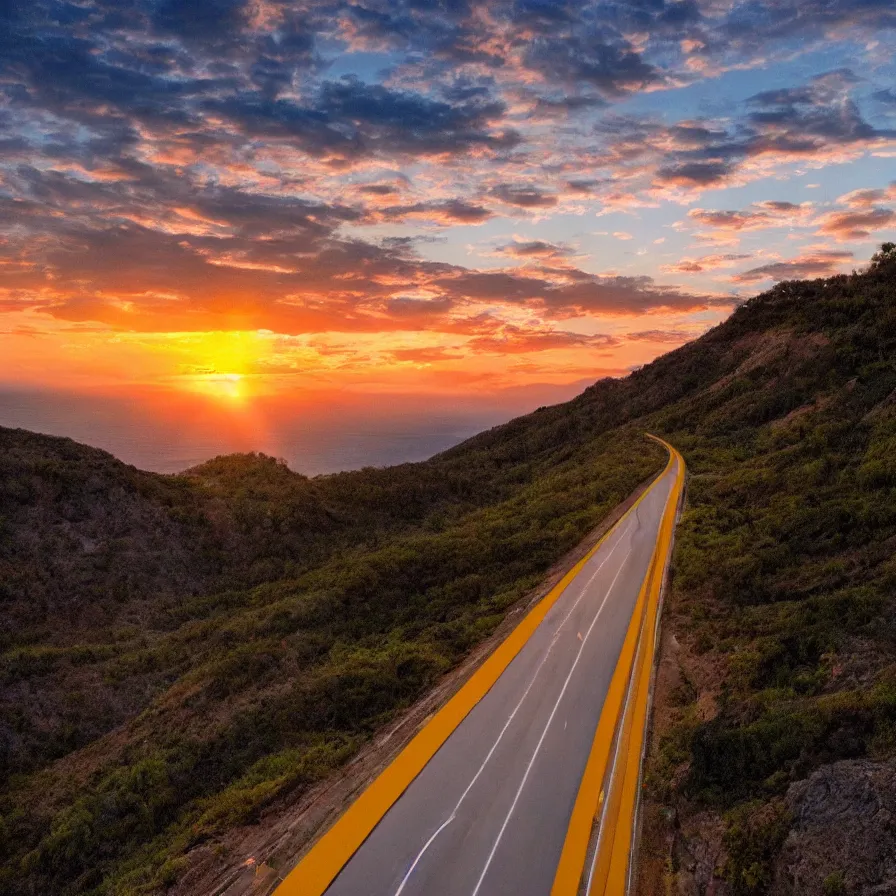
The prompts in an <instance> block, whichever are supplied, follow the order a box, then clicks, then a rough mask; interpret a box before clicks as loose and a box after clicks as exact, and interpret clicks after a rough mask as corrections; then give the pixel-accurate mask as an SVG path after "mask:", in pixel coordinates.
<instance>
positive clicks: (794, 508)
mask: <svg viewBox="0 0 896 896" xmlns="http://www.w3.org/2000/svg"><path fill="white" fill-rule="evenodd" d="M894 359H896V258H894V254H893V252H892V250H890V251H888V252H885V253H883V254H881V255H880V256H879V257H878V258H877V260H876V261H875V262H874V263H873V264H872V266H871V268H870V269H869V270H868V271H867V272H864V273H860V274H855V275H852V276H848V277H847V276H844V277H836V278H831V279H828V280H816V281H811V282H789V283H782V284H780V285H779V286H777V287H775V288H774V289H773V290H770V291H769V292H767V293H764V294H762V295H760V296H757V297H756V298H754V299H752V300H751V301H749V302H747V303H746V304H745V305H744V306H743V307H741V308H740V309H738V311H737V312H735V314H733V315H732V317H731V318H730V319H729V320H728V321H727V322H725V323H724V324H722V325H721V326H719V327H717V328H715V329H714V330H712V331H710V332H709V333H708V334H706V335H705V336H704V337H702V338H701V339H699V340H697V341H696V342H694V343H691V344H689V345H687V346H684V347H682V348H680V349H678V350H676V351H674V352H671V353H669V354H668V355H665V356H664V357H662V358H660V359H658V360H657V361H655V362H654V363H652V364H650V365H647V366H645V367H644V368H642V369H641V370H638V371H636V372H635V373H633V374H632V375H631V376H629V377H627V378H626V379H624V380H603V381H600V382H598V383H596V384H595V385H594V386H592V387H590V388H589V389H587V390H586V391H585V392H584V393H583V394H582V395H581V396H579V397H578V398H576V399H574V400H573V401H571V402H568V403H567V404H564V405H558V406H556V407H552V408H543V409H540V410H539V411H537V412H535V413H534V414H531V415H529V416H527V417H523V418H519V419H518V420H514V421H512V422H510V423H508V424H506V425H505V426H501V427H497V428H496V429H494V430H491V431H489V432H487V433H483V434H481V435H479V436H476V437H474V438H473V439H470V440H469V441H467V442H465V443H463V444H462V445H460V446H458V447H457V448H454V449H452V450H450V451H448V452H445V453H444V454H441V455H439V456H437V457H435V458H433V459H432V460H430V461H427V462H424V463H421V464H406V465H402V466H399V467H394V468H387V469H380V470H374V469H368V470H362V471H358V472H355V473H344V474H339V475H336V476H327V477H317V478H314V479H308V478H306V477H303V476H301V475H300V474H298V473H293V472H291V471H289V470H288V469H286V468H285V467H284V466H283V465H281V464H278V462H277V461H275V460H273V459H271V458H265V457H262V456H252V455H249V456H234V457H227V458H217V459H215V460H213V461H210V462H208V463H207V464H203V465H202V466H201V467H198V468H196V469H194V470H190V471H188V472H187V473H185V474H183V475H181V476H175V477H164V476H156V475H153V474H148V473H142V472H140V471H137V470H135V469H133V468H131V467H128V466H126V465H124V464H121V463H120V462H118V461H116V460H115V459H114V458H112V457H111V456H109V455H107V454H105V453H103V452H100V451H96V450H94V449H90V448H86V447H84V446H81V445H77V444H75V443H73V442H70V441H68V440H62V439H52V438H48V437H44V436H37V435H33V434H30V433H24V432H22V431H11V430H2V429H0V582H2V583H3V584H2V590H0V622H2V624H0V632H2V633H3V634H2V638H3V641H2V645H0V647H2V651H3V652H2V656H0V764H2V766H0V768H2V774H0V780H2V781H4V782H5V783H4V784H3V785H0V786H2V788H3V789H2V793H0V815H2V824H0V842H2V846H3V854H4V855H5V856H8V857H9V858H8V859H7V860H6V862H5V864H4V867H3V870H2V871H0V889H2V890H3V891H4V892H9V893H11V894H31V893H37V892H52V893H59V894H74V893H96V894H101V893H102V894H112V893H116V894H119V893H120V894H124V893H140V892H145V893H151V892H160V891H162V890H164V888H165V887H166V886H167V885H169V884H172V883H174V882H176V881H177V880H178V879H179V878H180V877H181V876H182V875H183V873H184V870H185V868H187V867H188V865H189V858H188V854H189V852H190V850H191V849H193V848H195V847H196V846H197V845H199V844H206V845H208V844H212V845H214V844H219V845H220V847H221V850H222V852H221V855H222V859H221V860H222V862H224V861H227V859H226V858H225V851H226V842H227V839H226V838H227V832H228V830H229V829H231V828H233V827H234V826H235V825H237V824H245V823H251V822H253V821H256V820H258V819H259V818H262V817H263V814H264V812H265V810H266V808H267V807H269V806H271V805H274V804H283V803H284V801H286V802H288V801H294V800H296V799H298V797H299V796H300V795H301V793H302V792H303V791H304V790H306V789H307V788H308V787H310V786H311V785H312V784H313V783H314V782H315V781H317V780H320V779H321V778H323V777H325V776H326V775H327V774H329V773H330V772H331V771H332V770H333V769H334V768H336V767H338V766H339V765H340V764H342V763H344V762H345V761H346V760H347V759H348V758H349V757H350V756H352V755H353V754H354V753H355V752H356V751H357V750H358V749H359V748H360V747H361V745H363V744H364V743H365V742H367V741H368V740H369V739H370V737H371V736H372V734H373V733H374V732H376V731H377V730H379V729H381V728H382V726H383V725H385V724H386V723H387V722H388V721H389V720H390V719H393V718H394V717H395V716H396V714H398V713H399V712H400V711H401V710H402V709H404V708H406V707H407V706H409V705H410V704H411V703H412V702H413V701H414V700H415V699H417V698H418V697H419V696H420V695H421V694H423V693H425V692H426V691H427V690H428V689H429V688H431V687H432V685H433V684H434V683H435V682H436V681H437V680H438V679H439V678H440V676H441V675H442V674H443V673H444V672H445V671H446V670H448V669H450V668H452V667H454V666H455V665H456V664H457V663H458V662H460V661H461V659H462V658H463V657H464V656H465V655H466V654H467V653H468V652H469V650H470V649H471V648H472V647H473V646H474V645H475V644H477V643H478V642H480V641H481V640H482V639H483V638H484V637H486V636H487V635H488V634H489V633H490V632H491V631H493V630H494V628H495V626H496V625H498V623H499V622H500V620H501V619H502V618H503V616H504V614H505V613H506V612H507V610H508V608H510V607H511V606H512V605H513V604H514V603H515V602H516V601H518V599H519V598H520V597H522V596H523V595H525V594H526V593H527V591H529V590H530V589H531V588H533V587H534V586H535V585H536V584H537V583H538V582H539V580H540V578H541V577H542V576H543V575H544V573H545V571H546V570H547V569H548V568H549V567H550V566H551V564H552V563H554V562H555V561H556V560H557V559H559V558H560V557H562V556H563V554H564V553H565V552H566V551H568V550H569V549H570V548H572V547H573V546H574V545H575V544H577V543H578V541H579V540H580V539H581V538H582V537H583V536H584V535H585V534H586V533H587V532H588V531H590V530H591V529H592V528H593V527H594V526H595V525H597V524H598V523H599V522H600V520H601V519H602V518H603V517H604V516H605V515H606V514H607V513H608V512H609V511H610V510H611V509H612V508H613V507H614V506H615V505H616V504H617V503H619V502H620V501H621V500H623V499H624V498H625V497H626V496H627V495H628V494H629V493H630V492H631V491H632V490H633V489H634V488H635V487H636V486H637V485H638V484H639V483H640V482H642V481H643V480H644V479H645V478H647V477H648V476H650V475H651V474H652V473H653V472H654V471H656V470H658V469H659V468H660V466H661V464H662V462H663V457H662V453H661V452H660V451H659V449H657V448H656V447H654V446H652V445H651V444H650V443H648V442H646V440H644V439H643V438H641V435H640V434H641V432H643V431H644V430H650V431H652V432H656V433H658V434H660V435H663V436H664V437H665V438H667V439H669V440H670V441H671V442H673V443H674V444H675V445H676V447H678V448H679V449H680V450H681V451H682V453H683V454H684V455H685V457H686V459H687V461H688V464H689V468H690V472H691V477H690V482H689V491H688V506H687V509H686V512H685V514H684V516H683V519H682V524H681V526H680V529H679V533H678V538H677V545H676V552H675V559H674V567H673V584H672V588H671V593H670V594H669V596H668V600H667V605H666V608H667V609H666V625H665V628H666V635H667V637H666V639H665V640H666V644H665V648H664V650H665V655H664V675H665V676H666V679H667V682H666V683H667V685H668V687H667V688H666V690H665V691H663V689H662V688H661V689H660V691H659V693H660V695H661V700H662V706H661V712H660V714H659V716H658V723H657V731H656V737H655V739H654V744H653V747H652V752H651V759H650V770H649V785H650V791H651V793H652V796H653V802H652V803H651V805H650V806H649V807H648V824H647V831H648V837H647V840H646V842H645V846H644V849H643V850H642V853H643V855H644V856H645V857H646V863H645V870H646V873H645V877H644V880H643V886H642V891H643V892H645V893H654V892H657V893H659V892H666V890H665V889H664V887H665V886H666V883H667V882H668V881H664V880H663V878H664V877H666V878H668V877H670V876H675V878H676V879H677V885H678V886H679V887H680V889H679V892H683V893H704V892H709V890H708V889H707V888H708V887H710V886H714V887H715V890H714V892H715V893H717V894H718V893H720V892H729V893H732V894H760V893H765V892H774V893H791V892H792V893H822V892H824V893H829V894H830V893H838V892H844V893H845V892H857V893H858V892H865V891H869V892H870V890H867V888H869V887H872V886H878V885H880V884H884V883H887V882H890V883H891V884H892V883H893V880H891V878H892V879H894V880H896V869H893V868H892V867H891V864H892V855H894V854H896V842H894V834H893V832H892V830H891V828H889V827H887V826H886V825H878V826H877V829H876V830H875V832H873V835H872V834H871V833H869V834H867V835H866V834H865V833H863V834H862V843H863V844H864V845H865V848H866V851H867V852H868V855H867V856H866V855H864V854H863V853H861V851H856V850H852V851H850V850H849V848H848V845H849V842H850V838H854V835H855V834H856V832H857V830H858V827H857V826H859V825H860V822H859V820H858V819H859V816H860V815H861V812H860V811H859V808H861V805H862V804H861V800H862V799H865V800H868V799H873V800H876V801H877V802H876V805H877V804H879V805H880V806H881V807H886V806H889V805H892V803H893V802H894V800H896V793H894V785H893V782H894V779H896V736H894V732H896V665H894V664H893V642H894V636H896V627H894V623H893V618H894V613H893V611H894V603H896V593H894V592H896V560H894V551H896V360H894ZM670 635H671V636H674V637H670ZM664 693H665V694H666V696H663V694H664ZM825 776H827V777H825ZM825 781H827V782H830V781H835V782H837V786H836V787H833V786H827V791H825V789H824V787H825V786H826V785H825ZM819 782H820V783H819ZM888 782H889V783H888ZM819 792H821V793H822V794H823V793H824V792H827V793H835V794H837V799H838V800H839V802H838V804H837V806H838V808H837V811H833V810H832V811H831V812H828V814H827V815H826V814H825V802H824V797H823V795H822V796H821V797H819V795H818V794H819ZM807 806H810V807H812V811H809V810H808V809H807ZM850 812H851V813H852V814H850ZM826 818H828V819H829V821H827V822H826V821H825V820H824V819H826ZM842 818H850V819H852V818H855V819H856V820H855V822H854V824H852V823H851V824H846V825H844V824H842V823H839V822H838V820H837V819H842ZM863 830H864V829H863ZM887 838H889V839H887ZM820 843H827V844H829V846H828V847H827V848H820V847H819V844H820ZM838 844H840V845H839V846H838ZM875 850H876V852H874V851H875ZM871 853H874V855H871ZM888 855H889V856H890V857H891V858H890V859H889V860H886V857H887V856H888ZM869 856H870V858H869ZM874 856H877V858H874ZM887 875H890V877H887ZM838 887H839V888H840V889H837V888H838ZM863 888H865V889H863Z"/></svg>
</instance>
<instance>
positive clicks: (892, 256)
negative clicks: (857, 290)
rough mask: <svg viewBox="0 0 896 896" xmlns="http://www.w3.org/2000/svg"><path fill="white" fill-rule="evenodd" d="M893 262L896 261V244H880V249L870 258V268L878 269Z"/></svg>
mask: <svg viewBox="0 0 896 896" xmlns="http://www.w3.org/2000/svg"><path fill="white" fill-rule="evenodd" d="M894 261H896V243H881V244H880V249H878V250H877V252H875V253H874V255H872V256H871V267H872V268H879V267H881V266H882V265H885V264H890V263H891V262H894Z"/></svg>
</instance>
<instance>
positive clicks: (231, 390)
mask: <svg viewBox="0 0 896 896" xmlns="http://www.w3.org/2000/svg"><path fill="white" fill-rule="evenodd" d="M190 382H191V386H192V388H193V389H194V390H195V391H197V392H202V393H203V394H204V395H211V396H212V397H213V398H225V399H228V400H230V401H233V402H241V401H243V400H244V399H245V398H246V397H247V396H248V389H247V388H246V381H245V377H244V376H243V375H242V374H241V373H207V374H199V375H197V376H193V377H190Z"/></svg>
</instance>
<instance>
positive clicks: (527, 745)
mask: <svg viewBox="0 0 896 896" xmlns="http://www.w3.org/2000/svg"><path fill="white" fill-rule="evenodd" d="M679 464H680V460H679V459H678V458H677V457H676V456H674V455H673V457H672V460H671V461H670V465H669V466H668V467H667V469H666V470H665V472H664V473H663V474H662V475H661V476H660V477H659V478H658V479H657V480H656V481H655V483H654V484H653V485H652V486H651V488H650V489H649V490H648V491H647V493H646V494H645V495H644V496H643V498H642V499H641V500H640V502H639V503H638V504H637V506H636V507H635V508H634V510H633V511H631V512H630V513H629V514H628V515H627V516H625V517H624V518H623V519H622V520H621V521H620V522H619V523H617V524H616V526H615V527H614V529H613V530H612V531H611V532H610V533H609V535H608V536H607V537H606V538H605V539H604V540H603V542H602V543H601V544H600V545H599V547H598V548H597V550H596V551H595V552H594V553H593V554H592V555H591V557H590V558H589V559H588V560H587V561H586V562H585V563H584V565H583V566H582V567H581V569H580V570H579V572H578V574H577V575H576V576H575V578H573V579H572V581H571V582H569V584H567V586H566V588H565V589H564V590H563V592H562V593H561V594H560V596H559V597H558V598H557V600H556V602H555V603H554V604H553V606H551V608H550V609H549V610H548V611H547V614H546V615H545V616H544V618H543V619H542V620H541V622H540V623H539V624H538V626H537V628H535V630H534V631H533V632H532V634H531V636H530V637H529V638H528V640H527V641H526V642H525V644H524V645H523V646H522V648H521V649H520V650H519V653H517V654H516V656H515V657H514V658H513V659H512V661H511V662H510V663H509V665H508V666H507V667H506V669H504V671H503V673H502V674H501V675H500V677H499V678H498V679H497V681H495V682H494V684H493V685H492V686H491V687H490V689H489V690H488V692H487V693H485V695H484V696H483V697H482V699H481V700H479V702H478V703H477V704H476V705H475V706H474V707H473V708H472V710H470V712H469V713H468V714H467V715H466V716H465V717H464V718H463V720H462V721H461V722H460V724H459V725H457V727H456V728H455V729H454V730H453V732H452V733H451V734H450V736H448V738H447V740H445V741H444V743H442V745H441V747H440V748H439V749H438V751H437V752H436V753H435V755H433V756H432V758H431V759H430V760H429V761H428V763H427V764H426V765H425V767H424V768H423V769H422V771H420V773H419V774H418V775H417V776H416V777H415V778H414V779H413V780H412V781H411V782H410V784H409V786H408V787H407V789H406V790H404V792H403V793H402V794H401V796H399V797H398V799H397V800H396V801H395V802H394V803H393V804H392V805H391V808H389V809H388V811H386V812H385V815H383V817H382V818H381V820H379V823H378V824H376V826H375V827H374V828H373V830H372V831H371V832H370V834H369V836H367V837H366V839H365V840H364V841H363V843H361V845H360V847H359V848H358V849H357V850H356V851H355V852H354V854H353V855H351V857H350V858H349V859H348V861H347V863H346V864H345V865H344V867H342V870H341V871H340V872H339V873H338V875H337V876H336V877H335V879H334V880H332V883H330V885H329V887H328V888H327V889H326V894H327V896H495V894H514V896H548V894H550V893H551V887H552V884H553V882H554V876H555V872H556V871H557V866H558V862H559V860H560V855H561V851H562V850H563V846H564V840H565V838H566V834H567V829H568V827H569V823H570V816H571V813H572V810H573V805H574V804H575V802H576V797H577V794H578V791H579V786H580V783H581V781H582V776H583V772H584V770H585V766H586V764H587V762H588V758H589V755H590V754H591V751H592V747H593V744H594V743H595V733H596V730H597V725H598V720H599V719H600V716H601V710H602V708H603V706H604V700H605V697H606V695H607V691H608V688H609V686H610V682H611V679H612V678H613V674H614V670H615V669H616V665H617V660H618V659H619V656H620V651H621V650H622V646H623V642H624V641H625V640H626V633H627V632H628V630H629V625H630V623H631V621H632V616H633V610H634V608H635V605H636V603H637V601H638V597H639V594H640V593H641V591H642V585H643V583H644V581H645V577H646V576H647V575H648V571H649V570H650V568H651V561H652V558H653V553H654V547H655V545H656V544H657V540H658V536H659V531H660V524H661V520H662V519H663V515H664V511H665V508H666V505H667V503H668V501H669V499H670V495H671V494H672V493H673V487H674V484H675V481H676V477H677V476H678V472H679ZM399 760H400V757H399ZM300 867H301V863H300ZM289 884H290V880H289V878H287V882H286V884H285V885H284V886H283V887H282V888H281V891H282V892H281V893H278V896H288V894H289V893H292V892H293V890H290V889H289ZM296 892H298V891H296Z"/></svg>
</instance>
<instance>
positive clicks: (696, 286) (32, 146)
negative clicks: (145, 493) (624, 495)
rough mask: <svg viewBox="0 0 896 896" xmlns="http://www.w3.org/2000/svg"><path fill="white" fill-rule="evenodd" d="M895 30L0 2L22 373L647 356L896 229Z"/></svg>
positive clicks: (540, 363)
mask: <svg viewBox="0 0 896 896" xmlns="http://www.w3.org/2000/svg"><path fill="white" fill-rule="evenodd" d="M894 37H896V5H894V4H893V2H892V0H849V2H847V0H774V2H768V3H757V2H738V0H681V2H665V0H629V2H596V3H589V2H580V0H576V2H550V0H544V2H537V0H515V2H505V0H491V2H478V0H468V2H464V0H443V2H424V0H382V2H380V0H358V2H341V0H332V2H326V0H325V2H319V3H309V2H276V0H257V2H254V0H248V2H240V0H212V2H209V0H155V2H151V0H78V2H75V0H73V2H43V0H0V148H2V152H0V204H2V211H0V272H2V273H0V311H2V318H0V340H2V343H0V384H2V385H4V386H14V387H29V388H31V387H35V388H37V387H39V388H50V389H58V390H78V389H96V388H113V387H114V388H120V387H135V388H136V387H138V386H139V387H150V386H151V387H154V388H162V389H165V388H170V389H176V390H179V391H195V392H198V393H202V394H210V395H214V396H218V397H220V398H221V399H223V400H225V401H226V400H230V399H235V400H245V399H246V398H247V397H251V396H253V395H271V394H275V393H276V394H292V393H309V394H310V393H315V392H320V393H328V392H330V391H332V390H334V389H338V390H348V391H350V392H351V391H357V392H362V393H365V394H369V393H376V394H383V393H385V394H389V393H409V392H413V393H422V394H428V393H432V394H440V395H444V394H455V393H479V394H482V393H497V392H498V391H499V390H502V389H507V388H508V387H512V388H518V387H524V386H527V385H528V384H564V383H574V382H580V381H583V380H588V379H592V380H593V379H596V378H598V377H600V376H603V375H619V374H623V373H625V372H626V371H627V370H629V369H631V368H632V367H633V366H635V365H638V364H641V363H644V362H645V361H647V360H649V359H651V358H653V357H655V356H656V355H657V354H659V353H661V352H663V351H666V350H668V349H670V348H672V347H674V346H676V345H678V344H680V343H682V342H684V341H687V340H689V339H691V338H693V337H694V336H695V335H698V334H699V333H701V332H703V331H704V330H705V329H706V328H707V327H708V326H711V325H712V324H714V323H717V322H718V321H720V320H721V319H723V318H724V317H725V316H726V315H727V314H728V313H730V311H731V309H732V308H733V307H734V305H735V303H736V302H737V301H738V299H740V298H744V297H747V296H749V295H751V294H754V293H755V292H757V291H759V290H761V289H763V288H766V287H768V286H769V285H771V284H772V283H774V282H775V281H776V280H779V279H785V278H792V277H805V276H821V275H826V274H829V273H835V272H840V271H849V270H851V269H853V268H854V267H860V266H861V265H863V264H864V263H865V262H866V261H867V260H868V258H869V256H870V254H871V253H872V251H873V249H874V247H875V245H876V244H877V243H879V242H880V241H881V240H883V239H886V238H888V237H891V236H892V235H893V234H894V232H896V62H894V53H893V46H894ZM0 422H3V421H2V420H0Z"/></svg>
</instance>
